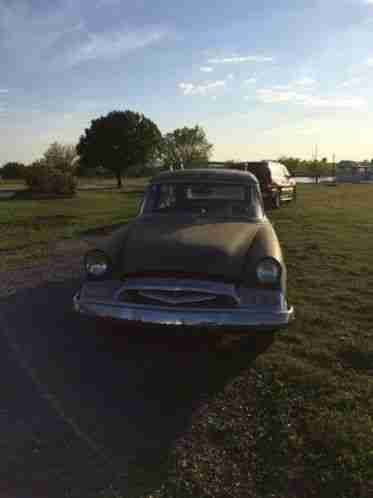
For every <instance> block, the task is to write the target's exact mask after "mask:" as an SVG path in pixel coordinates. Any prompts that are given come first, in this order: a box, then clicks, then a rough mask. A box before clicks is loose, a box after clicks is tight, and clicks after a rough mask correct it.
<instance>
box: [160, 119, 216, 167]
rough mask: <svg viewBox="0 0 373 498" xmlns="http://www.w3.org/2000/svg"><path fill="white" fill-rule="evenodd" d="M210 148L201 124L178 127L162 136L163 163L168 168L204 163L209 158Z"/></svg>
mask: <svg viewBox="0 0 373 498" xmlns="http://www.w3.org/2000/svg"><path fill="white" fill-rule="evenodd" d="M212 148H213V145H212V144H210V143H209V142H208V140H207V137H206V133H205V131H204V129H203V128H202V127H201V126H199V125H196V126H195V127H194V128H188V127H186V126H185V127H184V128H178V129H176V130H174V131H173V132H171V133H167V134H166V135H165V136H164V137H163V146H162V159H163V163H164V164H165V165H166V166H168V167H169V168H170V169H181V168H183V167H186V168H187V167H190V166H192V165H193V163H194V164H195V163H198V162H200V163H204V162H207V161H208V160H209V158H210V156H211V153H212Z"/></svg>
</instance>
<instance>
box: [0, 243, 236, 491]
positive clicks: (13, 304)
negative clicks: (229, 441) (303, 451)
mask: <svg viewBox="0 0 373 498" xmlns="http://www.w3.org/2000/svg"><path fill="white" fill-rule="evenodd" d="M91 242H92V241H91ZM91 242H87V241H79V242H71V243H66V242H64V243H63V244H62V245H61V244H59V245H57V246H56V247H55V248H54V250H53V251H52V252H51V255H50V258H49V260H48V262H46V263H45V264H43V265H40V266H33V267H32V266H31V267H28V268H20V269H18V270H17V271H15V272H12V273H8V274H3V275H2V276H1V280H2V282H1V289H0V330H1V334H0V364H1V369H2V376H1V397H0V428H1V431H2V437H1V445H0V461H1V467H0V495H1V496H2V497H4V498H13V497H17V498H18V497H19V498H21V497H22V498H23V497H25V498H26V497H28V498H30V497H32V498H34V497H35V498H44V497H52V496H53V498H58V497H85V498H89V497H91V496H92V497H100V496H102V497H103V496H105V497H106V498H109V497H110V496H113V497H114V496H131V497H132V496H138V495H139V493H145V492H151V491H152V486H153V483H152V482H150V481H149V476H151V473H152V469H159V468H160V467H159V466H160V464H161V462H162V460H163V459H164V458H165V457H167V455H168V454H169V451H170V448H172V447H174V445H175V441H177V440H178V439H180V438H181V436H182V435H183V434H185V433H187V432H188V430H189V428H190V426H191V424H192V422H191V421H192V419H193V414H194V413H196V411H198V409H200V407H201V406H202V404H201V401H203V400H206V399H208V398H209V397H211V396H212V395H213V394H214V393H216V392H219V391H220V390H221V389H222V388H223V387H224V385H225V384H226V382H227V375H228V376H229V374H227V373H224V374H222V375H221V376H220V377H221V378H216V377H212V376H211V371H212V370H214V371H216V370H217V364H216V363H217V361H218V358H217V357H216V356H215V355H214V353H213V352H212V351H211V350H209V347H208V344H207V343H205V342H204V341H201V340H198V339H193V340H190V339H186V338H185V337H180V338H177V339H172V337H171V334H170V332H167V333H166V334H165V333H163V334H162V333H160V332H159V330H154V329H153V330H152V331H151V332H150V331H147V333H138V331H135V330H133V331H132V330H131V331H129V332H130V333H126V334H123V329H122V328H118V327H115V328H112V327H108V326H105V327H103V326H102V325H97V324H96V323H94V322H93V321H90V320H89V319H87V318H84V317H80V316H78V315H75V314H73V313H72V311H71V298H72V295H73V292H74V290H75V289H76V288H77V286H78V285H79V271H80V270H79V269H80V261H81V256H82V253H83V252H84V251H85V249H86V248H87V247H88V246H89V245H90V244H91ZM131 332H132V333H131ZM231 374H232V375H234V372H233V371H232V372H231ZM198 407H199V408H198ZM183 444H184V443H183ZM144 469H148V470H147V471H146V476H147V477H146V479H145V478H144V475H145V470H144ZM143 471H144V473H143V474H142V472H143ZM154 472H155V474H156V477H155V481H154V485H156V483H157V482H158V483H159V475H158V471H157V470H155V471H154ZM103 490H106V492H105V494H101V492H103ZM110 490H111V491H110ZM116 490H117V491H118V492H120V493H121V494H120V495H119V494H116Z"/></svg>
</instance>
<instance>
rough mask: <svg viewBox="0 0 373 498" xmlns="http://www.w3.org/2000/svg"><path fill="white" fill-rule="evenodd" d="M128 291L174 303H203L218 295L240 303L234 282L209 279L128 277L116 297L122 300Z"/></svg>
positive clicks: (237, 303)
mask: <svg viewBox="0 0 373 498" xmlns="http://www.w3.org/2000/svg"><path fill="white" fill-rule="evenodd" d="M126 291H137V292H138V294H139V295H142V296H143V297H145V298H150V299H154V300H156V301H158V302H162V303H165V304H173V305H176V304H192V303H203V302H208V301H213V300H214V299H216V298H218V297H227V298H230V299H232V300H233V302H234V303H235V304H236V305H239V304H240V297H239V295H238V294H237V292H236V288H235V286H234V285H233V284H225V283H221V282H211V281H208V280H193V279H171V278H164V279H162V278H158V279H151V278H134V279H128V280H127V281H126V282H125V283H124V284H123V286H122V287H121V288H120V289H119V290H118V291H117V292H116V296H115V298H116V299H117V300H122V299H121V295H122V294H123V293H125V292H126ZM167 293H169V295H167ZM193 293H195V296H193V295H192V294H193ZM183 294H184V296H183Z"/></svg>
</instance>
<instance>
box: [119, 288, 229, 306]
mask: <svg viewBox="0 0 373 498" xmlns="http://www.w3.org/2000/svg"><path fill="white" fill-rule="evenodd" d="M119 300H120V301H121V302H125V303H129V304H140V305H151V306H167V307H177V308H195V307H202V308H232V307H234V306H237V304H238V301H237V299H235V298H234V297H233V296H230V295H224V294H212V293H204V292H198V291H190V290H176V291H175V290H171V291H170V290H145V289H144V290H141V289H126V290H123V291H122V292H121V293H120V294H119Z"/></svg>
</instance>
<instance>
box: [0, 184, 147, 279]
mask: <svg viewBox="0 0 373 498" xmlns="http://www.w3.org/2000/svg"><path fill="white" fill-rule="evenodd" d="M144 185H145V181H144V180H143V179H141V180H137V179H134V180H129V181H128V183H127V184H126V185H125V187H124V188H123V189H122V190H120V191H119V190H117V189H116V188H113V187H112V186H111V187H108V189H104V190H101V189H97V190H89V191H83V190H82V191H78V193H77V195H76V197H75V198H73V199H58V200H41V201H40V200H15V199H9V200H4V199H1V198H0V255H1V262H0V272H1V271H5V270H6V269H11V268H14V267H16V266H17V265H18V264H20V263H24V262H28V261H35V260H36V259H42V258H43V257H46V256H47V255H48V248H49V246H50V244H51V243H54V242H56V241H57V240H60V239H67V238H74V237H79V236H80V235H82V234H83V233H84V232H85V231H87V230H89V229H93V228H97V227H102V226H110V225H115V224H118V223H122V222H123V223H124V222H127V221H128V220H130V219H131V218H132V217H133V216H134V215H135V214H136V212H137V208H138V204H139V200H140V198H141V195H142V191H143V189H144Z"/></svg>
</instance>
